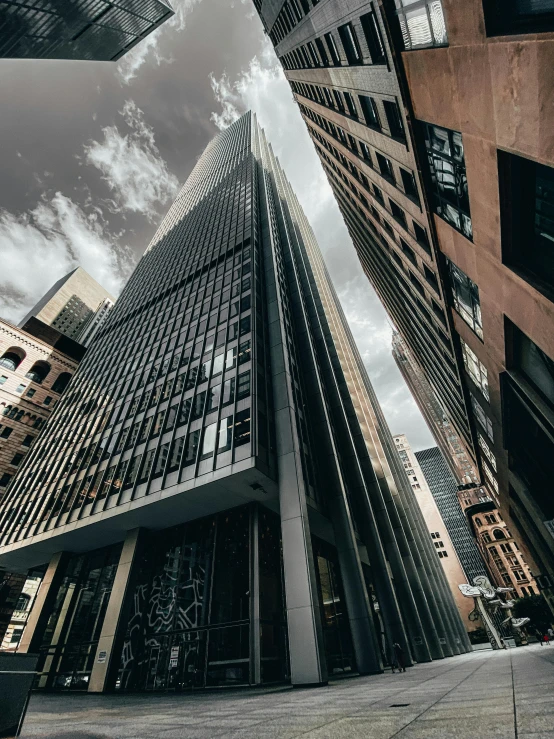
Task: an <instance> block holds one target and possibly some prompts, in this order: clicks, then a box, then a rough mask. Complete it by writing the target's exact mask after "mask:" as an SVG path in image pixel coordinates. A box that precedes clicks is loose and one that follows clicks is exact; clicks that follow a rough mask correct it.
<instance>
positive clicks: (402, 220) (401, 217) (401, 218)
mask: <svg viewBox="0 0 554 739" xmlns="http://www.w3.org/2000/svg"><path fill="white" fill-rule="evenodd" d="M389 205H390V210H391V213H392V215H393V217H394V219H395V220H396V221H398V223H399V224H400V225H401V226H403V227H404V228H405V229H407V228H408V224H407V223H406V214H405V213H404V211H403V210H402V208H401V207H400V206H398V205H397V204H396V203H395V202H394V200H389Z"/></svg>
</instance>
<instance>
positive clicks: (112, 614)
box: [0, 113, 468, 691]
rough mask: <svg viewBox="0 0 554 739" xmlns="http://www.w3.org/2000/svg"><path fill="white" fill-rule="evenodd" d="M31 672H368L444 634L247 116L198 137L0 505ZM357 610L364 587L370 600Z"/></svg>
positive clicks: (440, 584) (147, 686)
mask: <svg viewBox="0 0 554 739" xmlns="http://www.w3.org/2000/svg"><path fill="white" fill-rule="evenodd" d="M0 529H1V533H0V537H1V538H0V564H2V565H5V566H6V567H10V568H12V569H15V570H17V569H19V570H21V569H24V568H30V567H35V566H37V565H39V564H45V563H48V568H47V571H46V575H45V578H44V582H43V586H42V587H41V590H40V591H39V595H38V597H37V600H36V604H35V606H34V608H33V611H32V613H31V616H30V618H29V622H28V626H27V628H26V630H25V632H24V634H23V637H22V641H21V647H20V649H22V650H27V651H39V652H40V654H41V657H40V661H39V672H40V675H39V678H38V686H39V687H46V688H57V689H88V690H90V691H102V690H111V689H117V690H121V691H123V690H162V689H164V690H181V689H185V688H194V687H204V686H213V685H248V684H250V685H253V684H260V683H267V682H274V681H280V680H290V681H291V682H292V683H293V684H295V685H302V684H321V683H325V682H326V680H327V679H328V676H329V675H333V674H336V673H345V672H355V671H357V672H360V673H372V672H380V671H381V670H382V668H383V664H384V663H386V662H387V661H388V659H389V658H390V646H391V644H392V643H393V642H394V641H398V642H400V643H401V644H402V645H403V646H404V648H405V650H406V653H407V655H409V658H410V660H417V661H426V660H430V659H435V658H442V657H446V656H450V655H452V654H458V653H460V652H463V651H466V650H467V648H468V642H467V636H466V634H465V630H464V628H463V625H462V624H461V622H460V619H459V617H458V614H457V611H456V609H455V606H454V603H453V600H452V597H451V595H450V593H449V591H448V585H447V583H446V580H445V578H444V575H443V573H442V570H441V568H440V563H438V561H437V558H436V555H435V553H434V551H433V549H432V545H431V543H430V542H429V541H428V538H429V537H428V535H427V534H426V532H425V526H424V523H423V519H422V517H421V514H420V513H419V512H418V510H417V505H416V504H415V499H414V497H413V494H412V491H411V488H410V487H409V485H407V480H406V479H405V475H404V473H403V469H402V467H401V465H400V466H399V462H398V457H397V455H396V452H395V449H394V444H393V442H392V437H391V436H390V433H389V431H388V428H387V426H386V422H385V420H384V418H383V416H382V412H381V410H380V408H379V406H378V403H377V400H376V398H375V395H374V393H373V390H372V388H371V385H370V383H369V379H368V378H367V374H366V372H365V369H364V367H363V363H362V361H361V358H360V356H359V354H358V352H357V350H356V347H355V345H354V342H353V340H352V336H351V334H350V332H349V330H348V326H347V323H346V321H345V318H344V315H343V313H342V310H341V308H340V304H339V302H338V299H337V297H336V294H335V292H334V290H333V287H332V284H331V282H330V279H329V276H328V274H327V271H326V269H325V265H324V263H323V260H322V257H321V254H320V252H319V248H318V246H317V242H316V240H315V237H314V234H313V232H312V230H311V228H310V226H309V224H308V222H307V220H306V217H305V215H304V213H303V211H302V209H301V207H300V205H299V203H298V200H297V199H296V197H295V195H294V193H293V191H292V189H291V187H290V184H289V183H288V181H287V179H286V177H285V175H284V173H283V171H282V169H281V168H280V166H279V163H278V161H277V160H276V158H275V157H274V155H273V152H272V150H271V147H270V146H269V144H268V143H267V141H266V139H265V136H264V134H263V131H262V130H261V129H260V127H259V125H258V123H257V121H256V118H255V117H254V116H253V115H252V114H250V113H248V114H245V115H244V116H243V117H242V118H240V119H239V120H238V121H236V122H235V123H234V124H233V125H232V126H230V127H229V128H228V129H227V130H226V131H224V132H223V133H221V134H220V135H219V136H217V137H216V138H215V139H213V141H212V142H211V143H210V144H209V145H208V146H207V148H206V150H205V151H204V153H203V155H202V157H201V158H200V159H199V161H198V163H197V165H196V166H195V168H194V170H193V172H192V173H191V175H190V176H189V178H188V180H187V182H186V183H185V185H184V187H183V189H182V190H181V192H180V194H179V195H178V197H177V199H176V200H175V202H174V204H173V205H172V207H171V209H170V210H169V212H168V213H167V215H166V217H165V218H164V220H163V221H162V223H161V225H160V227H159V228H158V231H157V233H156V234H155V236H154V238H153V240H152V242H151V244H150V245H149V247H148V249H147V250H146V252H145V254H144V256H143V258H142V259H141V261H140V263H139V265H138V266H137V268H136V270H135V272H134V274H133V275H132V277H131V279H130V280H129V282H128V284H127V285H126V287H125V289H124V290H123V292H122V294H121V296H120V298H119V299H118V301H117V302H116V304H115V306H114V308H113V309H112V310H111V312H110V314H109V316H108V318H107V320H106V322H105V324H104V325H103V326H102V327H101V328H100V329H99V331H98V333H97V334H96V336H95V340H94V342H93V343H92V344H91V346H90V348H89V350H88V352H87V354H86V356H85V358H84V360H83V362H82V363H81V365H80V367H79V371H78V372H77V373H76V375H75V377H74V379H73V380H72V382H71V384H70V386H69V388H68V390H67V391H66V393H65V395H64V396H63V398H62V399H61V400H60V402H59V404H58V406H57V408H56V410H55V411H54V414H53V416H52V418H51V420H50V421H49V423H48V424H47V427H46V429H45V432H44V434H43V435H42V436H41V438H40V440H39V441H38V443H37V444H36V445H35V446H34V447H33V449H32V451H31V452H30V454H29V456H28V458H27V459H26V460H25V464H24V465H23V467H22V469H21V472H20V474H19V476H18V478H17V479H16V480H15V481H14V483H13V484H12V485H11V486H10V488H9V489H8V492H7V494H6V497H5V500H4V501H3V505H2V508H1V510H0ZM375 604H378V606H376V605H375Z"/></svg>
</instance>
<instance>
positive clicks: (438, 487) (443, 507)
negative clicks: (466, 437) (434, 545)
mask: <svg viewBox="0 0 554 739" xmlns="http://www.w3.org/2000/svg"><path fill="white" fill-rule="evenodd" d="M415 457H416V459H417V461H418V463H419V466H420V467H421V471H422V472H423V474H424V476H425V479H426V481H427V484H428V485H429V490H430V491H431V494H432V496H433V498H434V499H435V503H436V504H437V508H438V509H439V511H440V514H441V516H442V519H443V521H444V525H445V526H446V528H447V529H448V533H449V534H450V538H451V539H452V543H453V544H454V547H455V549H456V552H457V553H458V557H459V559H460V562H461V563H462V567H463V568H464V571H465V573H466V574H467V576H468V578H469V582H473V578H474V577H477V576H478V575H487V576H489V575H490V574H491V573H490V572H489V571H487V568H486V565H485V562H484V561H483V557H482V556H481V553H480V551H479V548H478V547H477V543H476V541H475V538H474V536H473V535H472V533H471V530H470V528H469V524H468V520H467V518H466V516H465V515H464V512H463V511H462V509H461V507H460V503H459V502H458V486H457V485H456V480H455V479H454V477H453V476H452V473H451V472H450V470H449V469H448V465H447V464H446V462H445V461H444V457H443V456H442V454H441V452H440V449H438V447H432V448H431V449H424V450H423V451H421V452H416V453H415ZM498 584H499V585H500V583H498Z"/></svg>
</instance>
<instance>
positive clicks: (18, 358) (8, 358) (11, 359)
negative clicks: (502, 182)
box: [0, 346, 27, 372]
mask: <svg viewBox="0 0 554 739" xmlns="http://www.w3.org/2000/svg"><path fill="white" fill-rule="evenodd" d="M26 356H27V355H26V353H25V352H24V351H23V349H20V348H19V347H18V346H12V347H10V349H8V351H7V352H4V354H3V356H2V357H1V358H0V367H5V368H6V369H8V370H11V371H12V372H15V370H16V369H17V368H18V367H19V365H20V364H21V362H22V361H23V360H24V359H25V357H26Z"/></svg>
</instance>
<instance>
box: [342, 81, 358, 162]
mask: <svg viewBox="0 0 554 739" xmlns="http://www.w3.org/2000/svg"><path fill="white" fill-rule="evenodd" d="M343 95H344V99H345V100H346V106H347V108H348V112H349V113H350V115H351V116H352V117H353V118H357V117H358V111H357V109H356V103H355V102H354V98H353V97H352V95H351V94H350V93H349V92H343ZM349 138H352V137H351V136H350V137H349ZM355 150H356V148H355V146H354V151H355Z"/></svg>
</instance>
